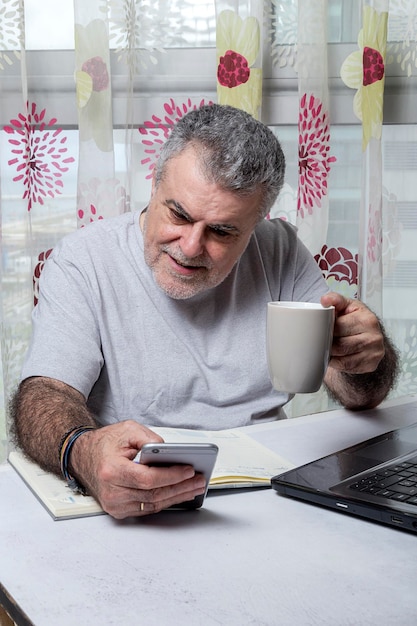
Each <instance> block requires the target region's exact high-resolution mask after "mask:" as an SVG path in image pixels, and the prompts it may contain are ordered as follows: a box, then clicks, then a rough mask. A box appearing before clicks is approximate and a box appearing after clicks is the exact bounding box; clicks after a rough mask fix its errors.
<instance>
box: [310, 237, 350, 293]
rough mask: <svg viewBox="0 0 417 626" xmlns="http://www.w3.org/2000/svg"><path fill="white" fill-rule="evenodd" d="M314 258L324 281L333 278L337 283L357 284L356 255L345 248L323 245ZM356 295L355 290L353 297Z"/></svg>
mask: <svg viewBox="0 0 417 626" xmlns="http://www.w3.org/2000/svg"><path fill="white" fill-rule="evenodd" d="M314 258H315V260H316V262H317V264H318V266H319V268H320V269H321V271H322V273H323V276H324V278H325V280H326V281H328V280H329V279H331V278H332V279H334V280H335V281H336V282H337V283H343V282H345V283H347V284H348V285H350V286H352V285H353V286H355V287H357V285H358V255H357V254H355V255H353V254H352V253H351V252H350V250H348V249H347V248H342V247H341V248H329V247H328V246H326V245H324V246H323V247H322V249H321V250H320V253H319V254H316V255H315V257H314ZM356 295H357V291H356V294H355V297H356Z"/></svg>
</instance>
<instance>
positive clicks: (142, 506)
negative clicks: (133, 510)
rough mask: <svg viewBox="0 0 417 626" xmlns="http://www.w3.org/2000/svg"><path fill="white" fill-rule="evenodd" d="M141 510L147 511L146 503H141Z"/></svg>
mask: <svg viewBox="0 0 417 626" xmlns="http://www.w3.org/2000/svg"><path fill="white" fill-rule="evenodd" d="M140 510H141V511H144V510H145V503H144V502H141V503H140Z"/></svg>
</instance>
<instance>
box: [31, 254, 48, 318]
mask: <svg viewBox="0 0 417 626" xmlns="http://www.w3.org/2000/svg"><path fill="white" fill-rule="evenodd" d="M51 252H52V248H49V250H46V251H43V252H41V253H40V254H39V256H38V262H37V264H36V265H35V269H34V270H33V278H32V280H33V304H34V306H36V305H37V304H38V299H39V279H40V277H41V274H42V270H43V266H44V265H45V261H46V259H47V258H48V257H49V255H50V254H51Z"/></svg>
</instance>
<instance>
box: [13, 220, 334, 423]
mask: <svg viewBox="0 0 417 626" xmlns="http://www.w3.org/2000/svg"><path fill="white" fill-rule="evenodd" d="M326 291H327V287H326V284H325V282H324V280H323V277H322V275H321V272H320V270H319V268H318V266H317V264H316V263H315V261H314V259H313V258H312V257H311V255H310V253H309V252H308V251H307V249H306V248H305V246H304V245H303V244H302V243H301V242H300V241H299V240H298V238H297V236H296V231H295V229H294V228H293V227H292V226H291V225H289V224H287V223H285V222H283V221H281V220H271V221H268V220H263V221H262V222H261V223H260V224H259V225H258V226H257V228H256V229H255V231H254V233H253V235H252V237H251V239H250V241H249V244H248V247H247V248H246V251H245V252H244V254H243V255H242V257H241V258H240V259H239V261H238V263H237V264H236V265H235V267H234V269H233V270H232V272H231V273H230V274H229V276H228V277H227V278H226V279H225V280H224V281H223V283H222V284H220V285H219V286H218V287H215V288H212V289H209V290H207V291H206V292H203V293H201V294H198V295H197V296H194V297H192V298H190V299H187V300H174V299H172V298H170V297H169V296H167V295H166V294H165V293H164V292H163V291H162V290H161V289H160V288H159V287H158V286H157V285H156V283H155V281H154V278H153V274H152V272H151V270H150V269H149V268H148V266H147V265H146V263H145V261H144V252H143V238H142V233H141V230H140V227H139V212H137V213H126V214H124V215H121V216H119V217H115V218H110V219H106V220H102V221H99V222H96V223H94V224H91V225H90V226H87V227H86V228H83V229H80V230H78V231H76V232H74V233H72V234H71V235H69V236H67V237H65V238H64V239H63V240H62V241H61V242H60V243H59V244H57V246H56V247H55V248H54V251H53V253H52V254H51V256H50V257H49V259H48V260H47V262H46V263H45V266H44V269H43V272H42V275H41V279H40V298H39V302H38V305H37V306H36V307H35V309H34V311H33V333H32V340H31V343H30V347H29V350H28V353H27V356H26V360H25V363H24V366H23V370H22V379H24V378H27V377H29V376H47V377H50V378H55V379H58V380H60V381H63V382H65V383H67V384H68V385H71V386H72V387H74V388H76V389H78V390H79V391H80V392H81V393H82V394H83V395H84V396H85V397H86V398H88V406H89V407H90V409H91V410H92V411H93V412H94V413H95V414H96V416H97V419H98V420H99V422H100V423H102V424H110V423H113V422H117V421H121V420H125V419H134V420H137V421H139V422H140V423H143V424H147V425H149V426H158V425H159V426H161V425H164V426H172V427H183V428H202V429H208V430H215V429H221V428H232V427H235V426H244V425H246V424H250V423H253V422H256V421H258V420H259V419H277V418H279V417H281V416H283V415H282V414H281V415H280V407H281V406H282V405H283V404H285V402H287V401H288V399H289V398H288V395H287V394H284V393H278V392H276V391H274V390H273V388H272V386H271V383H270V380H269V376H268V368H267V360H266V348H265V321H266V304H267V302H268V301H271V300H301V301H313V302H316V301H319V299H320V296H321V295H322V294H323V293H325V292H326Z"/></svg>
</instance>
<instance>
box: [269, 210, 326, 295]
mask: <svg viewBox="0 0 417 626" xmlns="http://www.w3.org/2000/svg"><path fill="white" fill-rule="evenodd" d="M258 233H259V235H260V237H259V240H258V241H259V248H260V250H261V255H262V258H263V265H264V268H265V274H266V276H267V280H268V283H269V285H270V291H271V296H272V299H273V300H282V301H285V300H288V301H294V302H295V301H299V302H319V301H320V298H321V296H322V295H323V294H325V293H327V292H328V291H329V289H328V287H327V284H326V282H325V280H324V278H323V274H322V272H321V270H320V268H319V266H318V264H317V263H316V261H315V259H314V257H313V256H312V254H311V253H310V251H309V250H308V249H307V247H306V246H305V245H304V244H303V242H302V241H301V240H300V239H299V237H298V236H297V229H296V228H295V227H294V226H293V225H292V224H289V223H288V222H284V221H282V220H280V219H274V220H270V221H269V222H268V221H267V220H264V222H263V223H262V224H261V225H260V228H259V229H258Z"/></svg>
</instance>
